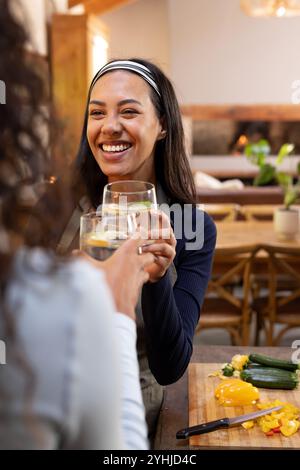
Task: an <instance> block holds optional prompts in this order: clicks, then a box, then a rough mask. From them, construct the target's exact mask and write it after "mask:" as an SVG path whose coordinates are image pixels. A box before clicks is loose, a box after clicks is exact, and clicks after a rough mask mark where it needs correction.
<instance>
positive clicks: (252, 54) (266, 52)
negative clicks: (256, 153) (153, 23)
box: [168, 0, 300, 104]
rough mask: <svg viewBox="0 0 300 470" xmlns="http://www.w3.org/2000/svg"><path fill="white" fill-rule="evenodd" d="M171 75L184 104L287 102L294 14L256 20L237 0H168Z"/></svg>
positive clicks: (294, 48) (294, 57) (299, 40)
mask: <svg viewBox="0 0 300 470" xmlns="http://www.w3.org/2000/svg"><path fill="white" fill-rule="evenodd" d="M168 6H169V21H170V35H171V49H170V50H171V74H172V78H173V80H174V82H175V83H176V85H177V89H178V90H179V97H180V98H181V101H182V102H184V103H211V104H214V103H215V104H220V103H290V102H291V94H292V90H291V84H292V82H293V81H294V80H296V79H299V78H300V68H299V51H300V17H295V18H280V19H279V18H268V19H259V18H251V17H247V16H246V15H245V14H244V13H242V12H241V10H240V7H239V0H184V1H183V0H168Z"/></svg>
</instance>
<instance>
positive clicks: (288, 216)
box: [274, 207, 299, 240]
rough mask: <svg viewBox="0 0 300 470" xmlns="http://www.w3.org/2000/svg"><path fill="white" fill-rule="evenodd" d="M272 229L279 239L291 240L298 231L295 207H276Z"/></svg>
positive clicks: (297, 212)
mask: <svg viewBox="0 0 300 470" xmlns="http://www.w3.org/2000/svg"><path fill="white" fill-rule="evenodd" d="M274 230H275V233H276V235H277V238H278V239H279V240H293V239H294V238H296V236H297V234H298V232H299V211H298V210H297V209H286V208H285V207H282V208H279V209H276V210H275V212H274Z"/></svg>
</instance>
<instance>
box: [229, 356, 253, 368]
mask: <svg viewBox="0 0 300 470" xmlns="http://www.w3.org/2000/svg"><path fill="white" fill-rule="evenodd" d="M248 360H249V358H248V356H246V355H243V354H236V355H235V356H233V358H232V359H231V365H232V367H233V368H234V370H243V368H244V367H245V365H246V364H247V362H248Z"/></svg>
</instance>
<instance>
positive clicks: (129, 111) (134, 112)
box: [122, 108, 138, 115]
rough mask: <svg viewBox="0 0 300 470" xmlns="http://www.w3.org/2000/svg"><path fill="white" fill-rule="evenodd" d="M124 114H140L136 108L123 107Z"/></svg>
mask: <svg viewBox="0 0 300 470" xmlns="http://www.w3.org/2000/svg"><path fill="white" fill-rule="evenodd" d="M122 114H128V115H133V114H138V112H137V110H136V109H130V108H128V109H123V110H122Z"/></svg>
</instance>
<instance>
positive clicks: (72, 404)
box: [0, 249, 148, 450]
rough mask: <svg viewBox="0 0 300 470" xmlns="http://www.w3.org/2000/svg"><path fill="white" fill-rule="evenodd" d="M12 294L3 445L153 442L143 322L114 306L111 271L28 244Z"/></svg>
mask: <svg viewBox="0 0 300 470" xmlns="http://www.w3.org/2000/svg"><path fill="white" fill-rule="evenodd" d="M6 292H7V294H6V300H7V302H6V305H7V306H8V311H9V313H8V315H9V318H10V320H12V323H13V330H14V333H13V340H12V341H9V340H7V339H6V342H7V364H6V365H0V448H1V449H60V448H62V449H72V448H73V449H74V448H75V449H106V450H110V449H146V448H147V446H148V442H147V437H146V436H147V432H146V424H145V416H144V406H143V403H142V396H141V391H140V385H139V369H138V362H137V355H136V325H135V323H134V322H133V320H131V319H130V318H129V317H127V316H125V315H123V314H121V313H114V311H115V308H114V303H113V300H112V297H111V294H110V291H109V289H108V286H107V284H106V282H105V278H104V275H103V273H101V272H100V271H99V270H97V269H96V268H94V267H92V266H90V265H89V264H88V263H86V262H85V261H83V260H79V259H77V260H74V261H70V262H67V263H64V264H58V265H57V264H56V265H55V264H54V263H53V261H52V260H51V258H50V256H49V255H48V254H47V253H46V252H45V251H43V250H40V249H34V250H21V251H20V252H19V253H18V254H17V256H16V258H15V262H14V267H13V272H12V278H11V281H10V283H9V285H8V288H7V291H6ZM0 338H1V339H4V340H5V338H6V334H5V331H4V322H3V315H0Z"/></svg>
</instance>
